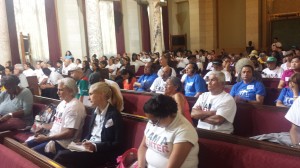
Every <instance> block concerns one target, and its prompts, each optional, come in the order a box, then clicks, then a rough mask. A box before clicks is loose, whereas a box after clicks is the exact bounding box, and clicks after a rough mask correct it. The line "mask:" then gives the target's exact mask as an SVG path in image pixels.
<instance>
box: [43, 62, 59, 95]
mask: <svg viewBox="0 0 300 168" xmlns="http://www.w3.org/2000/svg"><path fill="white" fill-rule="evenodd" d="M42 70H43V74H44V75H45V78H44V80H45V81H42V82H41V83H40V89H41V96H43V97H49V98H52V99H59V97H58V95H57V84H58V83H57V82H58V80H60V79H62V78H64V77H63V76H62V75H61V74H60V73H58V72H55V71H51V70H50V69H49V68H43V69H42Z"/></svg>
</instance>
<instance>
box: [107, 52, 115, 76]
mask: <svg viewBox="0 0 300 168" xmlns="http://www.w3.org/2000/svg"><path fill="white" fill-rule="evenodd" d="M114 61H115V58H114V57H110V58H109V60H108V65H107V66H106V68H108V72H109V79H114V78H115V76H116V73H117V68H118V67H117V65H116V64H115V63H114Z"/></svg>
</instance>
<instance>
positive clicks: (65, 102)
mask: <svg viewBox="0 0 300 168" xmlns="http://www.w3.org/2000/svg"><path fill="white" fill-rule="evenodd" d="M57 94H58V96H59V97H60V99H61V100H62V101H61V102H60V103H59V105H58V106H57V108H56V114H55V119H54V122H53V124H52V127H51V129H50V132H49V134H48V135H43V134H38V135H36V136H35V137H34V139H33V140H30V141H27V142H26V145H27V146H28V147H30V148H32V149H33V150H35V151H37V152H38V153H40V154H43V155H45V156H47V157H49V158H51V159H53V158H54V156H55V155H56V154H57V153H58V152H59V151H60V150H64V149H67V146H68V145H69V144H70V143H71V142H72V141H78V140H80V135H81V132H82V127H83V124H84V119H85V116H86V112H85V108H84V105H83V104H82V103H81V102H80V101H79V100H78V99H76V98H75V95H76V94H77V86H76V82H75V81H74V80H73V79H72V78H63V79H60V80H59V81H58V91H57ZM46 146H47V148H46Z"/></svg>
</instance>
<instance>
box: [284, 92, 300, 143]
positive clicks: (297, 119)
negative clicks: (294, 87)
mask: <svg viewBox="0 0 300 168" xmlns="http://www.w3.org/2000/svg"><path fill="white" fill-rule="evenodd" d="M294 99H296V100H294V103H293V105H292V106H291V107H290V109H289V111H288V112H287V113H286V115H285V118H286V119H287V120H289V121H290V122H291V123H292V127H291V129H290V137H291V141H292V147H295V148H300V113H299V109H300V99H299V98H298V97H294Z"/></svg>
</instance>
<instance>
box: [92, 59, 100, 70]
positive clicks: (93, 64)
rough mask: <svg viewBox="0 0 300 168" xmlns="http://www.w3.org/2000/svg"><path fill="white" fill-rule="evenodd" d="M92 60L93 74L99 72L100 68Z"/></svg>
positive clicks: (96, 62)
mask: <svg viewBox="0 0 300 168" xmlns="http://www.w3.org/2000/svg"><path fill="white" fill-rule="evenodd" d="M96 60H97V59H96ZM96 60H94V61H95V62H93V63H92V71H93V72H99V71H100V66H99V63H98V61H96Z"/></svg>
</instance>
